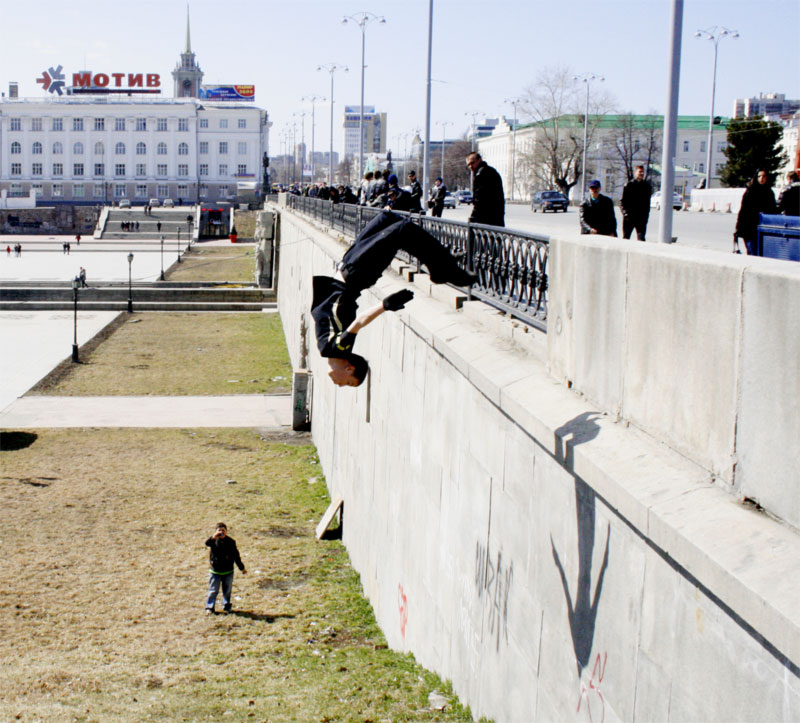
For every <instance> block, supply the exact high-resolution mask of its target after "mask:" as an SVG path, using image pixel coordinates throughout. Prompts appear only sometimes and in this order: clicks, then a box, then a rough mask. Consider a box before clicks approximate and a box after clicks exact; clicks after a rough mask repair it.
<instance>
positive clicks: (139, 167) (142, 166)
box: [136, 163, 147, 176]
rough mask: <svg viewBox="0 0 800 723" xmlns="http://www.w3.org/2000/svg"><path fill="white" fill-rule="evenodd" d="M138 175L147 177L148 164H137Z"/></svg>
mask: <svg viewBox="0 0 800 723" xmlns="http://www.w3.org/2000/svg"><path fill="white" fill-rule="evenodd" d="M136 175H137V176H146V175H147V164H146V163H137V164H136Z"/></svg>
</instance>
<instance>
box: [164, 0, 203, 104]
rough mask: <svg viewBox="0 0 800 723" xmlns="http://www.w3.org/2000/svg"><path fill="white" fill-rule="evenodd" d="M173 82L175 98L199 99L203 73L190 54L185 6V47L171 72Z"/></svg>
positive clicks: (190, 43) (190, 47)
mask: <svg viewBox="0 0 800 723" xmlns="http://www.w3.org/2000/svg"><path fill="white" fill-rule="evenodd" d="M172 77H173V79H174V80H175V86H174V91H173V93H172V95H173V97H175V98H199V97H200V85H201V83H202V82H203V71H202V70H200V66H199V65H198V64H197V60H196V59H195V57H194V53H193V52H192V38H191V33H190V30H189V6H188V5H187V6H186V46H185V48H184V49H183V52H182V53H181V59H180V60H179V61H178V64H177V65H176V66H175V70H173V71H172Z"/></svg>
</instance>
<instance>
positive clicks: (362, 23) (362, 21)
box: [342, 10, 386, 182]
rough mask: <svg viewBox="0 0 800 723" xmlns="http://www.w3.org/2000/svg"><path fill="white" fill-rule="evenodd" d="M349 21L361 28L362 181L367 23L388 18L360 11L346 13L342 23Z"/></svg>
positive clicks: (359, 128)
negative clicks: (350, 13) (354, 13)
mask: <svg viewBox="0 0 800 723" xmlns="http://www.w3.org/2000/svg"><path fill="white" fill-rule="evenodd" d="M348 22H351V23H355V24H356V25H358V26H359V27H360V28H361V113H360V116H359V120H358V140H359V143H358V146H359V171H358V179H359V182H361V179H362V178H364V70H366V67H367V66H366V64H365V63H364V51H365V49H366V42H367V25H369V24H370V23H374V22H377V23H381V24H384V23H386V18H384V17H383V16H380V15H374V14H373V13H370V12H367V11H366V10H365V11H364V12H361V13H358V14H356V15H345V17H343V18H342V24H344V25H346V24H347V23H348Z"/></svg>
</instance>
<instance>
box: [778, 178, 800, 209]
mask: <svg viewBox="0 0 800 723" xmlns="http://www.w3.org/2000/svg"><path fill="white" fill-rule="evenodd" d="M786 183H787V185H786V187H785V188H784V189H783V190H782V191H781V195H780V196H779V197H778V213H782V214H783V215H784V216H800V175H798V173H797V171H789V173H787V174H786Z"/></svg>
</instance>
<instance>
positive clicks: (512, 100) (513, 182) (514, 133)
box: [505, 98, 586, 201]
mask: <svg viewBox="0 0 800 723" xmlns="http://www.w3.org/2000/svg"><path fill="white" fill-rule="evenodd" d="M505 102H506V103H510V104H511V105H512V106H514V126H513V128H512V129H511V200H512V201H513V200H514V186H516V184H517V106H518V105H519V104H520V103H521V102H522V101H520V99H519V98H506V100H505ZM585 142H586V141H585V140H584V143H585Z"/></svg>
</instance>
